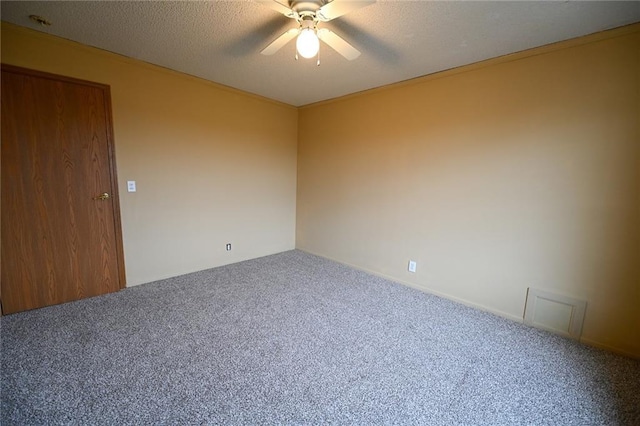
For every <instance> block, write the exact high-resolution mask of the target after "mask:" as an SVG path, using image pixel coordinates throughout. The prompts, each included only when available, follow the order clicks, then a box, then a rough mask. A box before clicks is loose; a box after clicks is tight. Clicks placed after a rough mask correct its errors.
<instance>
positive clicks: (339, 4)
mask: <svg viewBox="0 0 640 426" xmlns="http://www.w3.org/2000/svg"><path fill="white" fill-rule="evenodd" d="M375 2H376V0H353V1H351V0H349V1H346V0H333V1H332V2H330V3H327V4H325V5H324V6H322V7H321V8H320V9H318V11H317V12H316V17H317V18H318V20H319V21H322V22H327V21H330V20H332V19H336V18H337V17H339V16H342V15H344V14H346V13H349V12H351V11H353V10H356V9H360V8H361V7H365V6H368V5H370V4H372V3H375Z"/></svg>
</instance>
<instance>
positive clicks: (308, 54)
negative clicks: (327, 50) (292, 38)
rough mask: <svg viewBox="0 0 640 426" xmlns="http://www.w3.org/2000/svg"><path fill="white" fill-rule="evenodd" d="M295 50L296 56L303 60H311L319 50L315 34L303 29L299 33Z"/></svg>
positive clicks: (312, 31) (308, 29)
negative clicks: (296, 51) (296, 50)
mask: <svg viewBox="0 0 640 426" xmlns="http://www.w3.org/2000/svg"><path fill="white" fill-rule="evenodd" d="M296 49H298V54H299V55H300V56H302V57H303V58H313V57H314V56H316V54H317V53H318V50H319V49H320V40H318V36H317V35H316V32H315V31H314V30H312V29H311V28H305V29H304V30H302V31H301V32H300V35H299V36H298V40H297V41H296Z"/></svg>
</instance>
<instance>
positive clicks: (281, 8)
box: [254, 0, 298, 19]
mask: <svg viewBox="0 0 640 426" xmlns="http://www.w3.org/2000/svg"><path fill="white" fill-rule="evenodd" d="M254 1H255V2H256V3H260V4H262V5H264V6H266V7H268V8H269V9H273V10H275V11H276V12H279V13H282V14H283V15H284V16H286V17H287V18H292V19H298V13H297V12H296V11H295V10H293V9H291V8H290V7H289V6H288V5H286V4H283V3H281V2H279V1H278V0H254Z"/></svg>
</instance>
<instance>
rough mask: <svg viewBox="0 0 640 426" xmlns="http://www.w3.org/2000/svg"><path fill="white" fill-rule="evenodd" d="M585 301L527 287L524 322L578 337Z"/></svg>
mask: <svg viewBox="0 0 640 426" xmlns="http://www.w3.org/2000/svg"><path fill="white" fill-rule="evenodd" d="M586 309H587V302H586V301H584V300H578V299H574V298H572V297H567V296H562V295H559V294H554V293H550V292H548V291H543V290H538V289H535V288H529V290H528V291H527V303H526V305H525V310H524V323H525V324H527V325H530V326H532V327H536V328H541V329H543V330H547V331H551V332H552V333H556V334H560V335H562V336H565V337H570V338H572V339H576V340H578V339H580V335H581V334H582V324H583V322H584V313H585V311H586Z"/></svg>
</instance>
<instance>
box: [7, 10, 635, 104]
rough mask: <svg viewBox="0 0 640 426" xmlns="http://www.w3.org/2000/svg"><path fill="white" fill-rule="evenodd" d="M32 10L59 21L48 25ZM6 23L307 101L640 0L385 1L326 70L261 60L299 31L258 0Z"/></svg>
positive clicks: (459, 61) (612, 21)
mask: <svg viewBox="0 0 640 426" xmlns="http://www.w3.org/2000/svg"><path fill="white" fill-rule="evenodd" d="M283 1H286V0H283ZM336 1H349V0H336ZM32 14H35V15H40V16H42V17H44V18H46V19H48V20H49V21H51V22H52V25H51V26H50V27H42V26H39V25H38V24H36V23H34V22H32V21H30V20H29V15H32ZM1 17H2V20H4V21H8V22H11V23H14V24H17V25H21V26H25V27H30V28H33V29H35V30H37V31H43V32H47V33H50V34H53V35H57V36H60V37H64V38H67V39H70V40H74V41H78V42H80V43H83V44H87V45H90V46H95V47H98V48H101V49H105V50H108V51H111V52H116V53H119V54H121V55H125V56H128V57H132V58H136V59H140V60H142V61H146V62H149V63H152V64H157V65H160V66H163V67H167V68H171V69H174V70H177V71H181V72H184V73H187V74H191V75H194V76H198V77H202V78H204V79H207V80H211V81H214V82H216V83H220V84H223V85H226V86H231V87H234V88H237V89H241V90H244V91H247V92H250V93H254V94H258V95H261V96H265V97H267V98H271V99H274V100H278V101H281V102H284V103H287V104H291V105H294V106H301V105H306V104H310V103H314V102H318V101H322V100H326V99H331V98H335V97H339V96H342V95H346V94H350V93H354V92H359V91H362V90H366V89H370V88H374V87H379V86H383V85H387V84H390V83H395V82H398V81H403V80H407V79H410V78H414V77H419V76H423V75H427V74H431V73H435V72H438V71H442V70H446V69H450V68H454V67H458V66H461V65H465V64H469V63H473V62H477V61H481V60H484V59H489V58H494V57H497V56H501V55H505V54H509V53H513V52H517V51H521V50H525V49H529V48H532V47H536V46H541V45H545V44H549V43H553V42H556V41H561V40H566V39H570V38H573V37H578V36H582V35H586V34H591V33H595V32H598V31H602V30H606V29H610V28H615V27H619V26H622V25H627V24H631V23H635V22H640V2H638V1H626V2H613V1H595V2H582V1H563V2H560V1H535V2H523V1H515V2H504V1H499V2H484V1H466V2H462V1H446V2H436V1H391V0H378V1H377V2H376V3H374V4H372V5H369V6H366V7H364V8H361V9H358V10H356V11H354V12H351V13H349V14H347V15H344V16H342V17H340V18H338V19H335V20H333V21H331V22H328V23H326V24H323V25H324V26H325V27H327V28H329V29H331V30H333V31H334V32H336V33H337V34H338V35H340V36H342V37H343V38H345V39H346V40H347V41H349V42H350V43H351V44H352V45H353V46H355V47H356V48H357V49H358V50H360V51H361V52H362V55H361V56H360V57H359V58H357V59H356V60H354V61H347V60H346V59H344V58H343V57H342V56H340V55H339V54H338V53H336V52H335V51H333V50H332V49H331V48H329V47H328V46H326V45H323V46H322V47H321V51H320V54H321V65H320V66H319V67H317V66H316V65H315V59H300V60H298V61H297V62H296V61H295V60H294V51H295V42H294V41H292V42H291V43H290V44H288V45H286V46H285V47H284V48H283V49H281V50H280V51H279V52H277V53H276V54H275V55H273V56H264V55H261V54H260V51H261V50H262V49H263V48H264V47H265V46H267V45H268V44H269V43H270V42H271V41H273V40H274V39H275V38H276V37H278V36H279V35H280V34H282V33H283V32H284V31H286V30H287V29H289V28H294V27H295V26H296V24H295V21H293V20H290V19H287V18H286V17H284V16H283V15H280V14H278V13H277V12H275V11H273V10H272V9H270V8H267V7H265V6H264V5H261V4H259V3H256V2H253V1H250V0H246V1H172V2H167V1H163V2H160V1H122V2H121V1H115V2H114V1H70V2H58V1H4V0H3V1H2V2H1Z"/></svg>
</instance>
